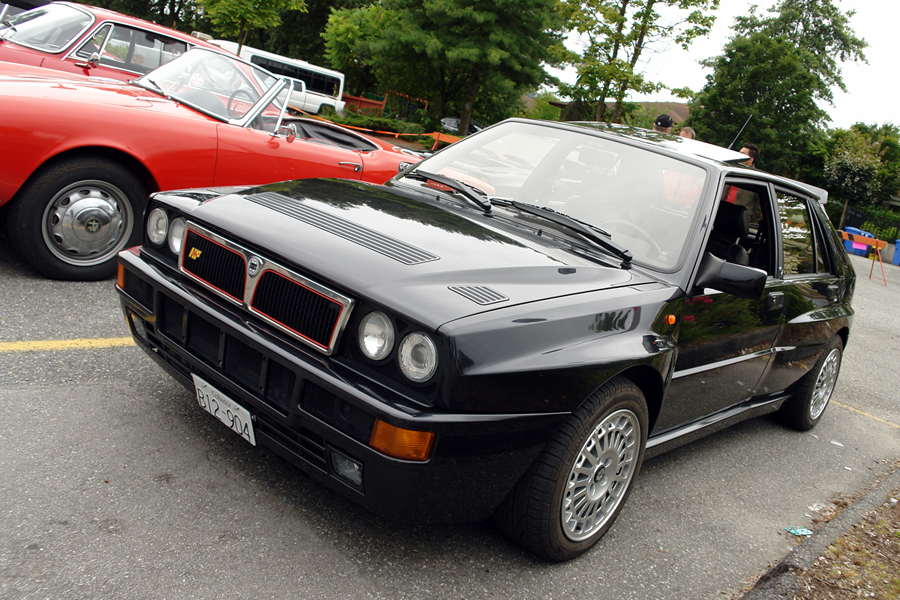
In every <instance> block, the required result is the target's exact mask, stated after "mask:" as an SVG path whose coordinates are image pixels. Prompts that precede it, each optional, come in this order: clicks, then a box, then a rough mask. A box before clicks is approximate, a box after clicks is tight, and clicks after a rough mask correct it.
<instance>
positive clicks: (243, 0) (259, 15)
mask: <svg viewBox="0 0 900 600" xmlns="http://www.w3.org/2000/svg"><path fill="white" fill-rule="evenodd" d="M199 2H200V4H201V5H202V6H203V8H204V9H205V10H206V12H207V14H208V15H209V18H210V19H211V20H212V22H213V23H214V24H215V27H216V29H217V31H219V32H221V34H222V35H223V36H226V37H233V38H235V39H237V43H238V52H240V49H241V47H242V46H243V45H244V42H245V41H246V40H247V35H248V34H249V33H250V30H251V29H254V28H258V27H262V28H265V27H277V26H279V25H281V14H282V13H283V12H285V11H289V10H298V11H305V10H306V3H305V2H304V0H199Z"/></svg>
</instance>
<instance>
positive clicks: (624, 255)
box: [511, 201, 632, 268]
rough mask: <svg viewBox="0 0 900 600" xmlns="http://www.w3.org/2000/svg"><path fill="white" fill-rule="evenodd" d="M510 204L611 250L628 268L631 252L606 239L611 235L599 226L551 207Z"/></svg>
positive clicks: (514, 202) (519, 203) (518, 203)
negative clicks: (583, 221)
mask: <svg viewBox="0 0 900 600" xmlns="http://www.w3.org/2000/svg"><path fill="white" fill-rule="evenodd" d="M511 204H512V205H513V206H514V207H515V208H517V209H519V210H520V211H522V212H525V213H528V214H530V215H536V216H538V217H543V218H545V219H547V220H548V221H552V222H554V223H556V224H557V225H562V226H563V227H565V228H566V229H568V230H570V231H574V232H575V233H577V234H579V235H581V236H582V237H583V238H585V239H587V240H590V241H591V242H594V243H595V244H597V245H598V246H600V247H601V248H603V249H604V250H607V251H609V252H611V253H612V254H613V255H614V256H616V257H618V258H621V259H622V266H623V267H625V268H628V267H630V266H631V259H632V256H631V252H630V251H629V250H627V249H625V248H623V247H622V246H620V245H618V244H616V243H615V242H613V241H612V239H607V238H610V237H611V236H610V235H609V234H608V233H607V232H605V231H603V230H602V229H600V228H599V227H594V226H593V225H588V224H587V223H582V222H581V221H579V220H577V219H573V218H572V217H570V216H567V215H564V214H562V213H558V212H556V211H555V210H553V209H552V208H546V207H543V206H531V205H530V204H522V203H521V202H516V201H513V202H512V203H511ZM601 234H602V235H601ZM604 236H606V237H604Z"/></svg>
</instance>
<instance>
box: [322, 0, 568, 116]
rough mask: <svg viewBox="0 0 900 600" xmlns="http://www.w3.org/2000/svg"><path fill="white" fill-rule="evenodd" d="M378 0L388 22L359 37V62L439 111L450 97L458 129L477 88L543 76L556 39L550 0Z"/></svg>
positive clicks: (531, 82) (517, 85)
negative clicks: (361, 43)
mask: <svg viewBox="0 0 900 600" xmlns="http://www.w3.org/2000/svg"><path fill="white" fill-rule="evenodd" d="M381 6H382V7H383V8H384V10H385V11H387V12H388V16H387V18H388V19H389V21H390V26H389V27H385V28H382V29H380V30H379V31H377V32H376V33H374V34H373V35H371V36H370V37H369V38H368V39H367V41H366V43H365V45H364V49H365V53H366V61H367V64H369V65H370V67H371V68H373V69H374V70H375V71H376V73H377V75H378V79H379V81H380V82H381V84H382V85H384V86H385V88H389V89H392V90H394V91H399V92H403V93H406V94H409V95H411V96H415V97H419V98H425V99H428V100H429V101H430V102H431V103H432V106H433V107H434V112H435V113H436V114H437V115H439V116H444V115H445V111H446V110H447V108H448V107H449V106H451V104H454V103H455V104H457V105H458V106H459V108H460V129H459V131H466V130H467V128H468V125H469V121H470V119H471V116H472V113H473V110H474V108H475V103H476V98H477V97H478V94H479V92H480V91H482V90H484V89H487V87H488V86H495V85H497V84H499V83H501V82H502V83H503V85H504V87H505V88H506V90H505V92H504V93H508V91H509V89H511V88H514V89H517V90H519V91H521V90H523V89H533V88H534V87H535V86H537V85H538V84H541V83H544V82H545V81H547V80H548V75H547V73H546V71H545V70H544V66H543V65H544V64H553V63H554V62H555V57H556V56H557V54H555V53H556V52H558V48H559V47H561V38H560V36H559V34H558V31H560V30H561V28H562V19H561V17H560V13H559V11H558V10H557V8H558V6H557V0H383V2H382V3H381ZM361 33H363V32H361ZM329 42H330V40H329ZM329 42H326V46H327V44H328V43H329ZM351 45H352V44H351ZM356 47H357V48H359V47H360V46H359V45H358V44H357V46H356ZM331 51H332V48H331V47H329V52H331ZM359 55H360V56H361V55H362V53H361V52H360V53H359Z"/></svg>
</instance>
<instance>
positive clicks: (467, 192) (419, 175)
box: [404, 169, 491, 214]
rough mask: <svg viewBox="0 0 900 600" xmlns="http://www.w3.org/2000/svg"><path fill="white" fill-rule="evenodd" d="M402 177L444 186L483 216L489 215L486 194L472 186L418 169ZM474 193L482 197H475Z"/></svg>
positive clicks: (489, 205) (489, 206) (488, 202)
mask: <svg viewBox="0 0 900 600" xmlns="http://www.w3.org/2000/svg"><path fill="white" fill-rule="evenodd" d="M404 177H409V178H410V179H417V180H419V181H433V182H435V183H440V184H441V185H446V186H447V187H448V188H450V189H452V190H454V191H456V192H459V193H460V194H462V195H463V196H464V197H465V198H466V199H467V200H470V201H472V202H473V203H475V204H476V205H477V206H478V208H480V209H481V210H483V211H484V214H490V212H491V201H490V200H489V199H488V197H487V194H485V193H484V192H483V191H481V190H479V189H478V188H477V187H475V186H474V185H469V184H468V183H465V182H462V181H459V180H458V179H453V178H452V177H447V176H446V175H438V174H437V173H427V172H425V171H420V170H419V169H416V170H415V171H412V172H411V173H407V174H406V175H404ZM476 192H477V193H478V194H480V195H481V196H483V197H479V196H477V195H476Z"/></svg>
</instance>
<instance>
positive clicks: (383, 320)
mask: <svg viewBox="0 0 900 600" xmlns="http://www.w3.org/2000/svg"><path fill="white" fill-rule="evenodd" d="M393 348H394V326H393V325H392V324H391V320H390V319H388V318H387V316H386V315H385V314H384V313H380V312H371V313H369V314H367V315H366V316H365V317H363V320H362V323H360V324H359V349H360V350H362V353H363V354H365V355H366V356H367V357H368V358H371V359H372V360H382V359H383V358H385V357H386V356H387V355H388V354H390V353H391V350H392V349H393Z"/></svg>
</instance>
